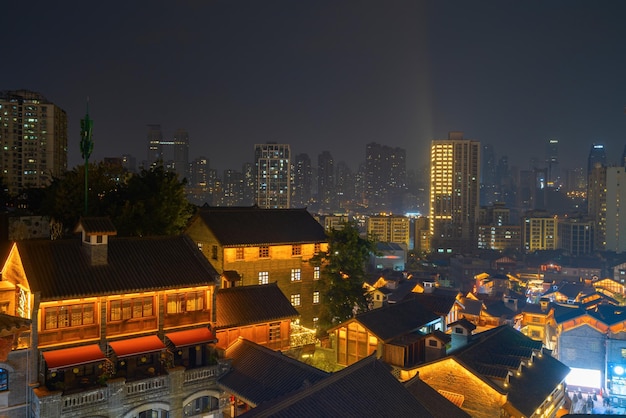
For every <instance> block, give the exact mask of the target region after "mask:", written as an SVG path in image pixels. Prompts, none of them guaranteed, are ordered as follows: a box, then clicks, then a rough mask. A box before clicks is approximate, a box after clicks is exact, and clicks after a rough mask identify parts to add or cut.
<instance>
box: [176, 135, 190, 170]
mask: <svg viewBox="0 0 626 418" xmlns="http://www.w3.org/2000/svg"><path fill="white" fill-rule="evenodd" d="M172 148H173V151H174V152H173V154H174V158H173V166H174V170H175V171H176V173H178V176H179V177H180V178H181V179H182V178H186V177H188V176H189V133H188V132H187V131H186V130H184V129H178V130H177V131H176V132H175V133H174V140H173V141H172Z"/></svg>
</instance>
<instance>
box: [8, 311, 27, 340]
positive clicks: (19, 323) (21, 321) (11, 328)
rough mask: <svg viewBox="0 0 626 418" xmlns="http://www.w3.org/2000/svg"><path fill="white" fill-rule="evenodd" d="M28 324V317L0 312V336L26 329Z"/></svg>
mask: <svg viewBox="0 0 626 418" xmlns="http://www.w3.org/2000/svg"><path fill="white" fill-rule="evenodd" d="M30 324H31V320H30V319H27V318H21V317H19V316H12V315H7V314H3V313H0V337H6V336H8V335H13V334H15V333H18V332H23V331H28V330H29V329H30Z"/></svg>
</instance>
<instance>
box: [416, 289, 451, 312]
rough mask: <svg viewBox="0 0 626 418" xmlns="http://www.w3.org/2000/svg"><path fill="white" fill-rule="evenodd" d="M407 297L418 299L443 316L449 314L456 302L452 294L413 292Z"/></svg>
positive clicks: (430, 309)
mask: <svg viewBox="0 0 626 418" xmlns="http://www.w3.org/2000/svg"><path fill="white" fill-rule="evenodd" d="M407 298H413V299H415V300H417V301H418V302H419V303H420V304H421V305H422V306H423V307H424V308H426V309H428V310H429V311H432V312H434V313H436V314H438V315H441V316H446V315H448V314H449V313H450V311H451V310H452V307H453V306H454V303H455V302H456V298H455V297H454V296H452V295H442V294H434V293H411V294H410V295H407Z"/></svg>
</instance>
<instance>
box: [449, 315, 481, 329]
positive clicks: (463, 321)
mask: <svg viewBox="0 0 626 418" xmlns="http://www.w3.org/2000/svg"><path fill="white" fill-rule="evenodd" d="M455 325H458V326H460V327H463V328H465V329H466V330H468V331H469V332H472V331H474V330H475V329H476V325H474V324H473V323H471V322H470V321H468V320H467V319H465V318H461V319H459V320H458V321H454V322H451V323H450V324H448V327H453V326H455Z"/></svg>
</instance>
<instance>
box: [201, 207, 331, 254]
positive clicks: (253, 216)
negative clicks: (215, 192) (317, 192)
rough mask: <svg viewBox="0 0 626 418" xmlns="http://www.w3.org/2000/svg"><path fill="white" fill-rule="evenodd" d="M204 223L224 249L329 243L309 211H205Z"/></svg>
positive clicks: (233, 209)
mask: <svg viewBox="0 0 626 418" xmlns="http://www.w3.org/2000/svg"><path fill="white" fill-rule="evenodd" d="M198 219H199V220H201V221H202V222H204V224H205V225H206V226H207V227H208V228H209V229H210V230H211V231H212V232H213V234H214V235H215V237H216V238H217V240H218V241H219V242H220V243H221V244H222V245H223V246H245V245H272V244H274V245H275V244H292V243H293V244H297V243H316V242H327V241H328V238H327V237H326V233H325V232H324V228H323V227H322V225H320V224H319V223H318V222H317V221H316V220H315V218H313V216H311V214H310V213H309V212H307V210H306V209H261V208H259V207H257V206H252V207H208V206H204V207H202V208H201V209H200V210H199V212H198V214H197V215H196V217H195V219H194V220H193V221H192V222H197V221H198Z"/></svg>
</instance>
